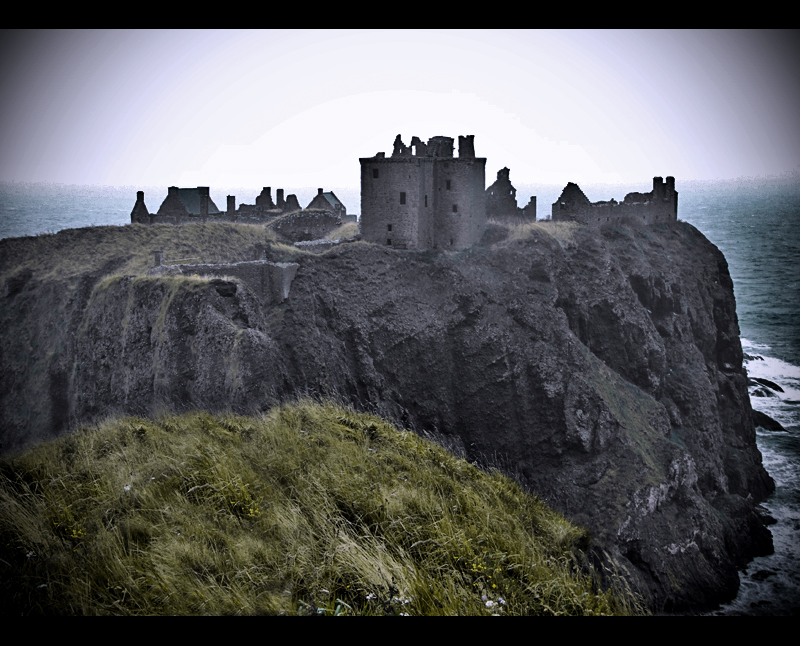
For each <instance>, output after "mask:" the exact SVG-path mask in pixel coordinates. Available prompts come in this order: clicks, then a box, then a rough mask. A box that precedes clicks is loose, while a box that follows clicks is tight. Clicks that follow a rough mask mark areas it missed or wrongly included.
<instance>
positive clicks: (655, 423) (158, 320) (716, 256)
mask: <svg viewBox="0 0 800 646" xmlns="http://www.w3.org/2000/svg"><path fill="white" fill-rule="evenodd" d="M137 226H138V225H134V226H132V227H125V228H120V229H117V230H116V231H111V232H110V233H109V235H110V236H111V237H112V238H113V239H114V242H115V245H116V248H119V249H121V250H123V251H121V252H120V253H119V257H120V258H121V260H119V261H117V262H116V264H115V263H114V262H112V261H109V262H107V263H106V264H105V265H103V266H97V263H95V265H93V266H91V267H89V266H88V265H87V267H86V268H85V270H83V269H81V267H80V263H79V262H78V261H76V262H77V263H78V266H73V267H72V268H71V273H70V274H69V276H64V275H63V273H57V272H53V271H50V272H49V273H47V274H45V272H44V271H43V270H41V269H40V268H39V267H38V265H37V262H36V261H35V258H36V254H37V253H39V254H41V250H39V251H37V243H36V239H29V240H30V242H29V243H28V242H25V241H24V240H23V241H20V240H17V241H1V242H0V252H2V253H0V276H1V277H2V278H3V280H4V286H5V287H4V292H3V294H4V298H3V299H2V306H0V320H1V321H2V324H3V329H4V330H5V333H4V336H3V339H2V356H1V358H2V365H3V373H2V388H1V389H0V406H1V407H2V408H1V409H0V418H1V419H2V424H3V437H2V438H0V441H2V443H3V446H4V449H5V450H8V449H14V448H18V447H20V446H22V445H24V444H25V443H26V442H29V441H31V440H32V439H38V438H42V437H46V436H48V435H52V434H58V433H61V432H64V431H65V430H67V429H68V428H69V427H70V425H71V424H74V423H75V422H77V421H80V420H86V419H90V418H92V417H97V416H102V415H105V414H108V413H111V412H126V413H135V414H152V413H153V412H156V411H158V410H161V409H171V410H184V409H191V408H201V409H209V410H225V409H233V410H236V411H241V412H252V411H254V410H259V409H260V410H265V409H267V408H268V407H269V406H271V405H272V404H274V403H276V402H277V401H280V400H282V399H286V398H290V397H292V396H294V395H296V394H297V393H301V392H302V393H306V392H312V393H319V394H323V395H324V394H329V395H335V396H337V397H340V398H343V399H345V400H347V401H349V402H351V403H353V404H354V405H356V406H357V407H362V408H367V409H371V410H374V411H375V412H377V413H379V414H381V415H384V416H388V417H391V418H394V419H396V420H398V421H399V422H400V423H402V424H404V425H405V426H407V427H408V428H412V429H417V430H432V431H436V432H438V433H440V434H443V435H445V436H448V438H449V440H450V442H451V444H453V445H455V446H459V447H461V448H462V450H463V453H464V454H465V455H466V456H467V457H468V458H469V459H470V460H477V461H479V462H486V461H492V462H495V463H501V464H503V465H504V466H505V467H506V468H507V469H508V470H509V471H511V472H514V473H515V474H516V476H517V478H518V479H519V480H520V481H521V483H522V484H524V485H525V486H527V487H528V488H530V489H531V490H532V491H534V492H536V493H538V494H539V495H540V496H541V497H542V498H544V499H545V500H546V501H547V502H548V503H549V504H551V505H552V506H554V507H555V508H557V509H558V510H560V511H562V512H563V513H565V514H566V515H567V516H568V517H569V518H570V519H572V520H574V521H576V522H578V523H580V524H582V525H584V526H585V527H587V528H589V529H590V531H591V532H592V535H593V540H594V547H595V553H596V555H597V558H598V559H599V560H600V561H603V562H604V563H605V564H606V565H608V566H609V567H611V566H612V564H614V565H616V567H618V568H619V571H620V573H621V574H623V575H625V576H627V578H628V579H629V580H630V581H631V582H632V584H633V585H634V587H635V588H637V589H638V590H639V591H641V592H643V593H644V594H645V595H646V596H647V598H648V599H649V601H650V604H651V607H652V608H653V609H654V610H657V611H658V610H665V611H672V610H681V609H687V608H694V609H697V608H702V607H707V606H710V605H713V604H714V603H717V602H719V601H722V600H725V599H728V598H731V597H732V596H733V595H734V594H735V593H736V590H737V588H738V575H737V569H738V568H740V567H742V566H743V565H744V564H745V563H746V562H747V561H748V560H749V559H751V558H752V557H753V556H755V555H758V554H764V553H769V552H770V551H771V546H772V542H771V535H770V534H769V531H768V530H767V529H766V528H765V527H764V525H763V523H762V522H761V519H760V517H759V515H758V513H757V503H758V502H759V501H761V500H763V499H764V498H765V497H766V496H767V495H768V494H769V493H770V492H771V491H772V489H773V488H774V485H773V483H772V480H771V479H770V477H769V476H768V475H767V473H766V471H765V470H764V468H763V467H762V464H761V455H760V453H759V451H758V449H757V448H756V443H755V430H754V425H753V421H752V410H751V407H750V401H749V397H748V392H747V386H746V383H747V377H746V373H745V371H744V369H743V368H742V350H741V344H740V342H739V329H738V322H737V318H736V307H735V300H734V294H733V284H732V281H731V278H730V275H729V272H728V267H727V263H726V261H725V258H724V257H723V255H722V253H721V252H720V251H719V250H718V249H717V248H716V247H715V246H714V245H713V244H711V243H710V242H709V241H708V240H707V239H706V238H705V237H704V236H703V235H702V234H701V233H700V232H698V231H697V230H696V229H694V228H693V227H692V226H690V225H688V224H686V223H682V222H676V223H672V224H663V225H656V226H653V227H649V228H642V229H635V228H632V227H629V226H615V227H608V228H606V229H604V230H602V231H599V232H598V231H595V232H590V231H588V230H586V229H583V228H581V227H579V226H577V225H574V224H569V223H544V224H534V225H525V226H524V227H521V228H517V229H514V230H513V231H512V232H511V233H509V230H507V229H503V228H499V227H490V230H489V231H488V232H487V236H486V237H485V238H484V244H482V245H479V246H476V247H473V248H472V249H471V250H468V251H463V252H460V253H457V254H452V253H451V254H446V253H434V252H421V251H419V252H417V251H398V250H393V249H391V248H386V247H381V246H377V245H370V244H365V243H354V244H346V245H342V246H340V247H336V248H334V249H331V250H330V251H328V252H326V253H324V254H320V255H313V254H305V253H300V254H294V255H292V257H291V262H293V263H297V264H298V265H299V267H298V269H297V273H296V275H295V277H294V280H293V282H292V284H291V291H290V294H289V297H288V298H287V299H286V300H285V301H283V302H281V303H268V302H266V301H265V300H264V299H263V297H262V296H260V294H259V292H258V290H257V289H256V287H255V286H252V285H248V284H247V283H246V282H245V281H242V280H240V279H236V278H231V277H228V278H225V277H222V279H221V280H219V279H218V280H210V279H209V278H207V277H193V276H161V277H154V276H144V275H141V272H134V273H136V275H119V274H118V275H108V274H110V273H111V272H114V271H119V270H120V267H122V269H123V270H124V269H125V268H126V267H128V266H131V265H130V263H128V265H125V263H124V262H123V260H124V259H125V258H130V257H132V256H133V255H135V254H142V253H144V254H147V253H149V248H146V249H145V250H144V251H142V249H141V248H138V247H134V246H133V244H132V243H130V242H127V241H129V240H134V237H133V236H134V233H136V232H137V231H139V233H137V235H140V233H141V232H140V230H139V229H137V228H136V227H137ZM192 226H196V227H198V231H203V230H204V229H202V227H204V226H209V227H210V225H192ZM214 226H217V227H219V226H223V225H214ZM227 226H235V225H227ZM153 228H154V229H157V231H154V232H153V233H152V234H149V235H151V236H156V235H163V236H169V235H174V234H173V233H172V232H171V231H170V228H169V227H163V228H159V227H153ZM183 228H186V227H183ZM210 230H211V229H210V228H209V231H210ZM60 235H61V234H57V235H56V236H52V238H54V239H56V238H58V236H60ZM70 235H71V236H73V238H75V239H76V240H77V238H76V236H77V235H78V234H77V233H74V232H73V233H70ZM87 235H88V234H87ZM91 235H96V233H93V234H91ZM209 235H210V236H211V235H212V234H209ZM196 244H197V245H199V246H202V244H203V243H202V236H200V241H199V242H197V243H196ZM242 244H244V242H243V243H242ZM126 245H127V246H126ZM162 246H163V245H162ZM12 248H13V251H14V253H13V254H12V253H9V250H10V249H12ZM269 253H270V254H271V256H270V257H271V259H273V260H286V258H278V257H277V255H278V254H279V253H280V252H279V251H278V250H277V247H275V248H272V249H270V251H269ZM32 258H33V259H34V260H31V259H32ZM232 259H233V260H235V259H236V258H232ZM229 260H230V259H229ZM123 274H124V271H123Z"/></svg>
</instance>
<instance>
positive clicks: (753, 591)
mask: <svg viewBox="0 0 800 646" xmlns="http://www.w3.org/2000/svg"><path fill="white" fill-rule="evenodd" d="M561 188H563V187H556V186H551V185H540V184H530V185H522V186H520V188H519V190H518V191H517V201H518V203H519V204H527V203H528V198H529V197H530V196H531V195H536V196H537V205H538V206H537V216H538V218H539V219H546V218H548V217H549V209H550V204H552V203H553V202H555V200H556V198H557V197H558V195H559V194H560V192H561ZM582 188H583V190H584V192H585V193H586V195H587V196H588V197H589V199H590V200H592V201H598V200H608V199H611V198H612V197H613V198H615V199H617V200H621V199H623V198H624V196H625V194H626V193H627V192H630V191H642V192H646V191H648V190H650V186H646V185H636V186H633V185H630V186H628V185H591V184H587V185H585V186H582ZM676 189H677V190H678V192H679V202H678V217H679V219H681V220H683V221H685V222H689V223H690V224H692V225H694V226H695V227H697V228H698V229H699V230H700V231H702V232H703V234H705V236H706V237H707V238H708V239H709V240H711V242H713V243H714V244H715V245H717V247H719V249H720V250H721V251H722V252H723V253H724V254H725V257H726V258H727V260H728V266H729V269H730V273H731V277H732V278H733V284H734V293H735V296H736V306H737V313H738V317H739V327H740V330H741V341H742V349H743V350H744V353H745V366H746V368H747V372H748V375H749V376H750V377H751V378H760V379H763V380H767V381H769V382H770V383H771V384H772V385H773V386H775V387H772V386H768V385H765V384H764V382H761V383H758V382H753V385H752V386H751V387H750V398H751V402H752V405H753V408H754V409H755V410H758V411H761V412H763V413H766V414H767V415H769V417H771V418H772V419H774V420H775V421H777V422H778V423H779V424H780V425H781V426H782V427H783V430H772V431H768V430H765V429H762V428H757V429H756V438H757V443H758V448H759V449H760V451H761V454H762V456H763V461H764V466H765V467H766V469H767V471H768V472H769V474H770V475H771V476H772V478H773V479H774V480H775V484H776V489H775V493H774V494H773V495H772V496H771V497H770V498H769V499H768V500H767V501H766V502H764V507H765V508H766V509H767V511H768V513H769V515H771V516H772V517H773V518H774V519H775V520H776V521H777V522H776V523H775V524H773V525H771V526H770V530H771V531H772V535H773V539H774V544H775V552H774V554H772V555H770V556H764V557H759V558H756V559H755V560H754V561H752V562H751V563H750V564H748V566H747V568H746V569H745V570H744V571H742V572H741V573H740V577H741V587H740V590H739V594H738V596H737V597H736V599H735V600H733V601H732V602H731V603H729V604H726V605H724V606H722V607H720V608H719V609H717V610H715V611H713V612H712V613H711V614H714V615H770V616H777V615H790V616H791V615H798V614H800V173H791V174H786V175H783V176H772V177H761V178H740V179H737V180H724V181H722V180H720V181H684V182H681V181H680V180H678V181H677V182H676ZM137 190H144V191H145V204H146V205H147V206H148V208H149V210H150V211H156V210H157V209H158V206H159V205H160V203H161V201H163V199H164V197H166V194H167V187H166V186H156V187H131V186H74V185H65V184H49V183H45V184H41V183H40V184H31V183H20V182H14V183H9V182H0V239H2V238H9V237H19V236H31V235H39V234H47V233H56V232H58V231H61V230H62V229H72V228H79V227H91V226H106V225H114V226H124V225H126V224H128V223H129V222H130V212H131V209H132V208H133V205H134V203H135V201H136V191H137ZM260 191H261V189H260V188H257V189H254V188H249V189H248V188H244V189H223V190H216V191H215V190H214V188H213V187H212V189H211V198H212V200H213V201H214V202H215V203H216V204H217V206H222V208H223V209H224V208H225V204H226V201H225V197H226V195H236V196H237V204H239V203H242V202H245V203H250V204H252V203H254V202H255V196H256V195H258V194H259V193H260ZM334 191H335V192H336V194H337V196H338V197H339V199H340V200H341V201H342V202H343V203H344V204H345V206H347V207H348V212H354V211H355V212H357V211H358V210H359V208H358V204H359V193H358V189H353V188H342V189H334ZM292 192H294V193H296V194H297V196H298V199H299V200H300V203H301V204H305V203H306V202H308V201H310V200H311V199H312V198H313V196H314V195H316V189H315V188H300V189H297V190H290V189H289V190H287V194H289V193H292Z"/></svg>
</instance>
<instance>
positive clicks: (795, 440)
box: [678, 175, 800, 615]
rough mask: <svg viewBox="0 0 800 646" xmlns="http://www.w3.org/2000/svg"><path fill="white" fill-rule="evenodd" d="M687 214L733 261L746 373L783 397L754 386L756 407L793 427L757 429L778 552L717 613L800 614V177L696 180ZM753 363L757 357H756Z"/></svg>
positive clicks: (682, 204) (683, 194)
mask: <svg viewBox="0 0 800 646" xmlns="http://www.w3.org/2000/svg"><path fill="white" fill-rule="evenodd" d="M678 190H679V191H680V195H679V203H678V217H679V218H680V219H682V220H685V221H687V222H690V223H691V224H693V225H694V226H695V227H697V228H698V229H699V230H700V231H702V232H703V233H704V234H705V236H706V237H707V238H708V239H709V240H711V241H712V242H713V243H714V244H716V245H717V246H718V247H719V248H720V250H722V252H723V253H724V254H725V257H726V258H727V260H728V267H729V269H730V272H731V277H732V278H733V286H734V294H735V295H736V311H737V314H738V316H739V327H740V330H741V339H742V349H743V350H744V352H745V355H746V357H745V366H746V368H747V372H748V375H749V376H750V377H751V378H753V377H755V378H763V379H768V380H770V381H772V382H774V383H775V384H777V385H778V386H779V387H780V388H781V390H782V391H783V392H779V391H777V390H774V389H772V388H768V387H764V386H759V385H752V386H751V387H750V401H751V403H752V405H753V409H754V410H757V411H761V412H762V413H766V414H767V415H769V416H770V417H771V418H772V419H774V420H775V421H777V422H779V423H780V424H781V425H782V426H783V428H784V429H785V430H783V431H766V430H764V429H761V428H757V429H756V433H757V442H758V448H759V449H760V450H761V454H762V456H763V460H764V466H765V467H766V469H767V472H768V473H769V474H770V475H771V476H772V477H773V479H774V480H775V485H776V488H775V493H774V494H773V495H772V496H771V497H770V498H769V499H768V500H767V501H766V502H765V503H764V507H766V508H767V510H768V511H769V513H770V515H771V516H772V517H773V518H775V519H776V520H777V521H778V522H777V523H776V524H775V525H772V526H771V527H770V530H771V531H772V536H773V541H774V543H775V553H774V554H773V555H771V556H764V557H759V558H757V559H755V560H754V561H753V562H752V563H750V564H749V565H748V567H747V569H746V571H745V572H744V573H742V574H741V575H740V576H741V588H740V591H739V595H738V597H737V598H736V600H735V601H733V602H732V603H730V604H728V605H726V606H724V607H723V608H722V609H720V610H719V611H717V612H715V613H714V614H727V615H738V614H746V615H754V614H755V615H798V614H800V178H798V176H797V175H795V176H787V177H784V178H782V179H774V178H773V179H771V180H749V181H744V180H743V181H740V182H715V183H689V185H688V186H685V187H683V189H682V190H681V189H680V188H679V189H678ZM748 357H749V358H748Z"/></svg>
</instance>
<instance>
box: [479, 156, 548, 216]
mask: <svg viewBox="0 0 800 646" xmlns="http://www.w3.org/2000/svg"><path fill="white" fill-rule="evenodd" d="M510 172H511V171H509V170H508V168H501V169H500V170H499V171H497V179H496V180H495V182H494V184H492V185H491V186H490V187H489V188H487V189H486V217H487V218H493V219H495V220H512V221H535V220H536V196H535V195H534V196H533V197H531V199H530V202H529V203H528V204H527V205H526V206H525V207H524V208H519V207H518V206H517V189H516V188H514V185H513V184H512V183H511V180H510V179H509V174H510Z"/></svg>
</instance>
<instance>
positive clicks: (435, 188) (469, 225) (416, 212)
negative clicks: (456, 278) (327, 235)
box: [359, 135, 486, 249]
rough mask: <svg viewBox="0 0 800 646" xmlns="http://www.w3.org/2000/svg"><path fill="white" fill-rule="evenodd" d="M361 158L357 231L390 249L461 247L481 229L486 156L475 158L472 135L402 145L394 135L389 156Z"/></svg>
mask: <svg viewBox="0 0 800 646" xmlns="http://www.w3.org/2000/svg"><path fill="white" fill-rule="evenodd" d="M359 161H360V162H361V235H362V238H363V239H364V240H366V241H367V242H374V243H377V244H383V245H387V246H391V247H394V248H396V249H466V248H468V247H470V246H472V245H474V244H475V243H476V242H478V241H479V240H480V239H481V236H482V235H483V232H484V229H485V228H486V196H485V191H484V187H485V185H486V184H485V178H486V158H485V157H475V147H474V135H468V136H466V137H459V139H458V157H454V156H453V139H452V137H442V136H439V137H432V138H431V139H429V140H428V143H427V144H425V143H423V142H422V141H421V140H420V139H419V138H418V137H413V138H412V139H411V145H410V146H406V145H405V144H404V143H403V140H402V138H401V136H400V135H397V138H396V139H395V141H394V149H393V152H392V156H391V157H389V158H387V157H386V155H385V153H378V154H376V155H375V156H374V157H363V158H361V159H359Z"/></svg>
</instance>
